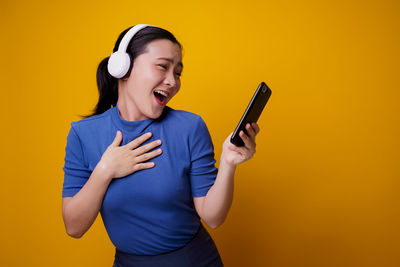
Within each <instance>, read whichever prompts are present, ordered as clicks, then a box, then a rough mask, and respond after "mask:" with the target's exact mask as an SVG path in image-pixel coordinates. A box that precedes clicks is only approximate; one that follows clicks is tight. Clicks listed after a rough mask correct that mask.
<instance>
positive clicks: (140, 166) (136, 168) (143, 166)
mask: <svg viewBox="0 0 400 267" xmlns="http://www.w3.org/2000/svg"><path fill="white" fill-rule="evenodd" d="M154 166H155V164H154V162H145V163H138V164H135V165H134V166H133V172H137V171H140V170H144V169H150V168H153V167H154Z"/></svg>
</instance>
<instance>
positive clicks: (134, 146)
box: [62, 131, 162, 238]
mask: <svg viewBox="0 0 400 267" xmlns="http://www.w3.org/2000/svg"><path fill="white" fill-rule="evenodd" d="M150 137H151V133H146V134H144V135H142V136H140V137H138V138H136V139H134V140H133V141H131V142H130V143H128V144H126V145H124V146H120V143H121V141H122V133H121V132H119V131H118V132H117V135H116V137H115V139H114V141H113V142H112V144H111V145H110V146H109V147H108V148H107V150H106V151H105V152H104V154H103V156H102V157H101V159H100V161H99V163H98V164H97V166H96V167H95V169H94V170H93V172H92V174H91V175H90V177H89V179H88V180H87V182H86V183H85V185H84V186H83V187H82V188H81V189H80V191H79V192H78V193H76V194H75V195H74V196H73V197H64V198H63V200H62V215H63V219H64V224H65V229H66V231H67V233H68V235H70V236H72V237H75V238H80V237H81V236H83V234H84V233H85V232H86V231H87V230H88V229H89V228H90V226H91V225H92V224H93V222H94V220H95V219H96V217H97V215H98V213H99V210H100V208H101V204H102V202H103V198H104V195H105V193H106V191H107V188H108V186H109V184H110V182H111V180H112V179H113V178H119V177H124V176H126V175H128V174H131V173H134V172H136V171H139V170H143V169H148V168H152V167H154V163H153V162H145V161H147V160H149V159H152V158H154V157H156V156H158V155H160V154H161V152H162V151H161V149H156V150H153V151H151V152H148V151H150V150H152V149H153V148H155V147H157V146H159V145H160V144H161V141H160V140H156V141H153V142H150V143H148V144H146V145H142V146H140V145H141V144H142V143H143V142H145V141H146V140H147V139H149V138H150Z"/></svg>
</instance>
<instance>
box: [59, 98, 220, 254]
mask: <svg viewBox="0 0 400 267" xmlns="http://www.w3.org/2000/svg"><path fill="white" fill-rule="evenodd" d="M117 130H120V131H121V132H122V137H123V141H122V142H121V145H125V144H127V143H129V142H130V141H132V140H133V139H135V138H136V137H138V136H140V135H142V134H143V133H146V132H151V133H152V134H153V135H152V137H151V139H149V140H148V141H146V143H148V142H151V141H153V140H157V139H161V140H162V145H161V146H160V148H162V150H163V153H162V154H161V155H160V156H158V157H156V158H153V159H151V160H150V161H151V162H154V163H155V167H153V168H151V169H146V170H141V171H138V172H135V173H133V174H130V175H127V176H125V177H123V178H115V179H113V180H112V181H111V183H110V185H109V187H108V189H107V192H106V194H105V196H104V199H103V203H102V206H101V209H100V213H101V216H102V218H103V222H104V225H105V228H106V230H107V233H108V235H109V237H110V239H111V241H112V243H113V244H114V245H115V246H116V247H117V248H118V249H119V250H121V251H124V252H127V253H131V254H136V255H156V254H161V253H165V252H168V251H172V250H174V249H177V248H180V247H182V246H184V245H185V244H187V243H188V242H189V241H190V240H191V238H192V237H193V236H194V234H195V233H196V230H197V229H198V226H199V223H200V218H199V216H198V214H197V212H196V210H195V208H194V204H193V199H192V197H201V196H205V195H206V194H207V192H208V190H209V189H210V187H211V186H212V185H213V184H214V181H215V178H216V175H217V168H216V167H215V159H214V148H213V144H212V140H211V137H210V134H209V132H208V129H207V126H206V125H205V123H204V121H203V120H202V119H201V117H200V116H198V115H196V114H193V113H190V112H186V111H180V110H174V109H172V108H169V107H166V108H165V109H164V111H163V114H162V115H161V116H160V117H159V118H158V119H146V120H141V121H126V120H123V119H122V118H121V116H120V114H119V110H118V104H117V105H116V106H115V107H113V108H110V109H109V110H107V111H105V112H104V113H102V114H99V115H94V116H91V117H89V118H85V119H82V120H80V121H76V122H72V123H71V129H70V131H69V134H68V137H67V145H66V148H65V152H66V155H65V165H64V168H63V170H64V173H65V175H64V186H63V192H62V196H63V197H70V196H74V195H75V194H76V193H77V192H78V191H79V190H80V189H81V188H82V187H83V185H84V184H85V183H86V181H87V180H88V178H89V176H90V175H91V173H92V171H93V169H94V168H95V167H96V165H97V163H98V162H99V161H100V159H101V156H102V155H103V153H104V151H105V150H106V149H107V147H108V146H109V145H110V144H111V143H112V141H113V140H114V138H115V135H116V132H117Z"/></svg>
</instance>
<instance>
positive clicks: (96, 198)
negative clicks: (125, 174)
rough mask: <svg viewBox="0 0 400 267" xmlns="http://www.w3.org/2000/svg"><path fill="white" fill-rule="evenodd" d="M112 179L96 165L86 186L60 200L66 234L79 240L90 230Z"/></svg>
mask: <svg viewBox="0 0 400 267" xmlns="http://www.w3.org/2000/svg"><path fill="white" fill-rule="evenodd" d="M111 179H112V177H111V176H110V175H109V174H107V172H105V170H104V169H103V168H102V166H101V165H97V166H96V168H95V169H94V170H93V172H92V174H91V175H90V177H89V179H88V181H87V182H86V184H85V185H84V186H83V187H82V189H81V190H80V191H79V192H78V193H76V195H75V196H73V197H64V198H63V200H62V215H63V219H64V224H65V229H66V231H67V234H68V235H70V236H72V237H75V238H80V237H82V236H83V234H84V233H85V232H86V231H87V230H88V229H89V228H90V226H91V225H92V224H93V222H94V220H95V219H96V217H97V214H98V213H99V210H100V207H101V203H102V201H103V198H104V195H105V193H106V191H107V188H108V185H109V184H110V182H111Z"/></svg>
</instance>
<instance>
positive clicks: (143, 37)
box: [81, 26, 182, 118]
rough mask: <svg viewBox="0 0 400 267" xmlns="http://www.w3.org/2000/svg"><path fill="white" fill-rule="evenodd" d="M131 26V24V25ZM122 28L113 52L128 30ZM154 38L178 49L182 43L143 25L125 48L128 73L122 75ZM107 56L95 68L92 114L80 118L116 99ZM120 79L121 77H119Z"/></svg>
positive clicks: (104, 109) (116, 94) (109, 106)
mask: <svg viewBox="0 0 400 267" xmlns="http://www.w3.org/2000/svg"><path fill="white" fill-rule="evenodd" d="M132 27H133V26H132ZM132 27H129V28H128V29H126V30H124V31H123V32H121V34H120V35H119V37H118V39H117V42H116V43H115V46H114V50H113V52H116V51H117V50H118V46H119V43H120V42H121V40H122V38H123V37H124V35H125V34H126V33H127V32H128V31H129V29H130V28H132ZM156 39H168V40H170V41H171V42H173V43H176V44H177V45H178V46H179V47H180V49H182V45H181V44H180V43H179V42H178V40H176V38H175V36H174V35H173V34H172V33H170V32H169V31H167V30H164V29H162V28H158V27H153V26H149V27H145V28H143V29H141V30H140V31H138V32H137V33H136V34H135V36H134V37H133V38H132V39H131V40H130V42H129V44H128V48H127V51H126V52H127V53H128V55H129V57H130V58H131V64H130V67H129V70H128V73H127V74H126V75H125V76H124V77H123V78H125V77H129V75H130V73H131V71H132V65H133V61H134V60H135V58H136V57H137V56H139V55H141V54H143V53H146V52H147V50H146V48H147V44H148V43H150V42H151V41H154V40H156ZM108 59H109V57H106V58H105V59H103V60H102V61H101V62H100V64H99V66H98V68H97V76H96V77H97V88H98V90H99V100H98V102H97V105H96V107H95V108H94V109H93V110H92V112H93V113H92V114H89V115H81V117H82V118H88V117H91V116H93V115H98V114H101V113H103V112H104V111H106V110H108V109H109V108H111V107H114V106H115V105H116V104H117V100H118V79H117V78H114V77H113V76H111V75H110V73H108V69H107V64H108ZM121 79H122V78H121Z"/></svg>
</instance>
